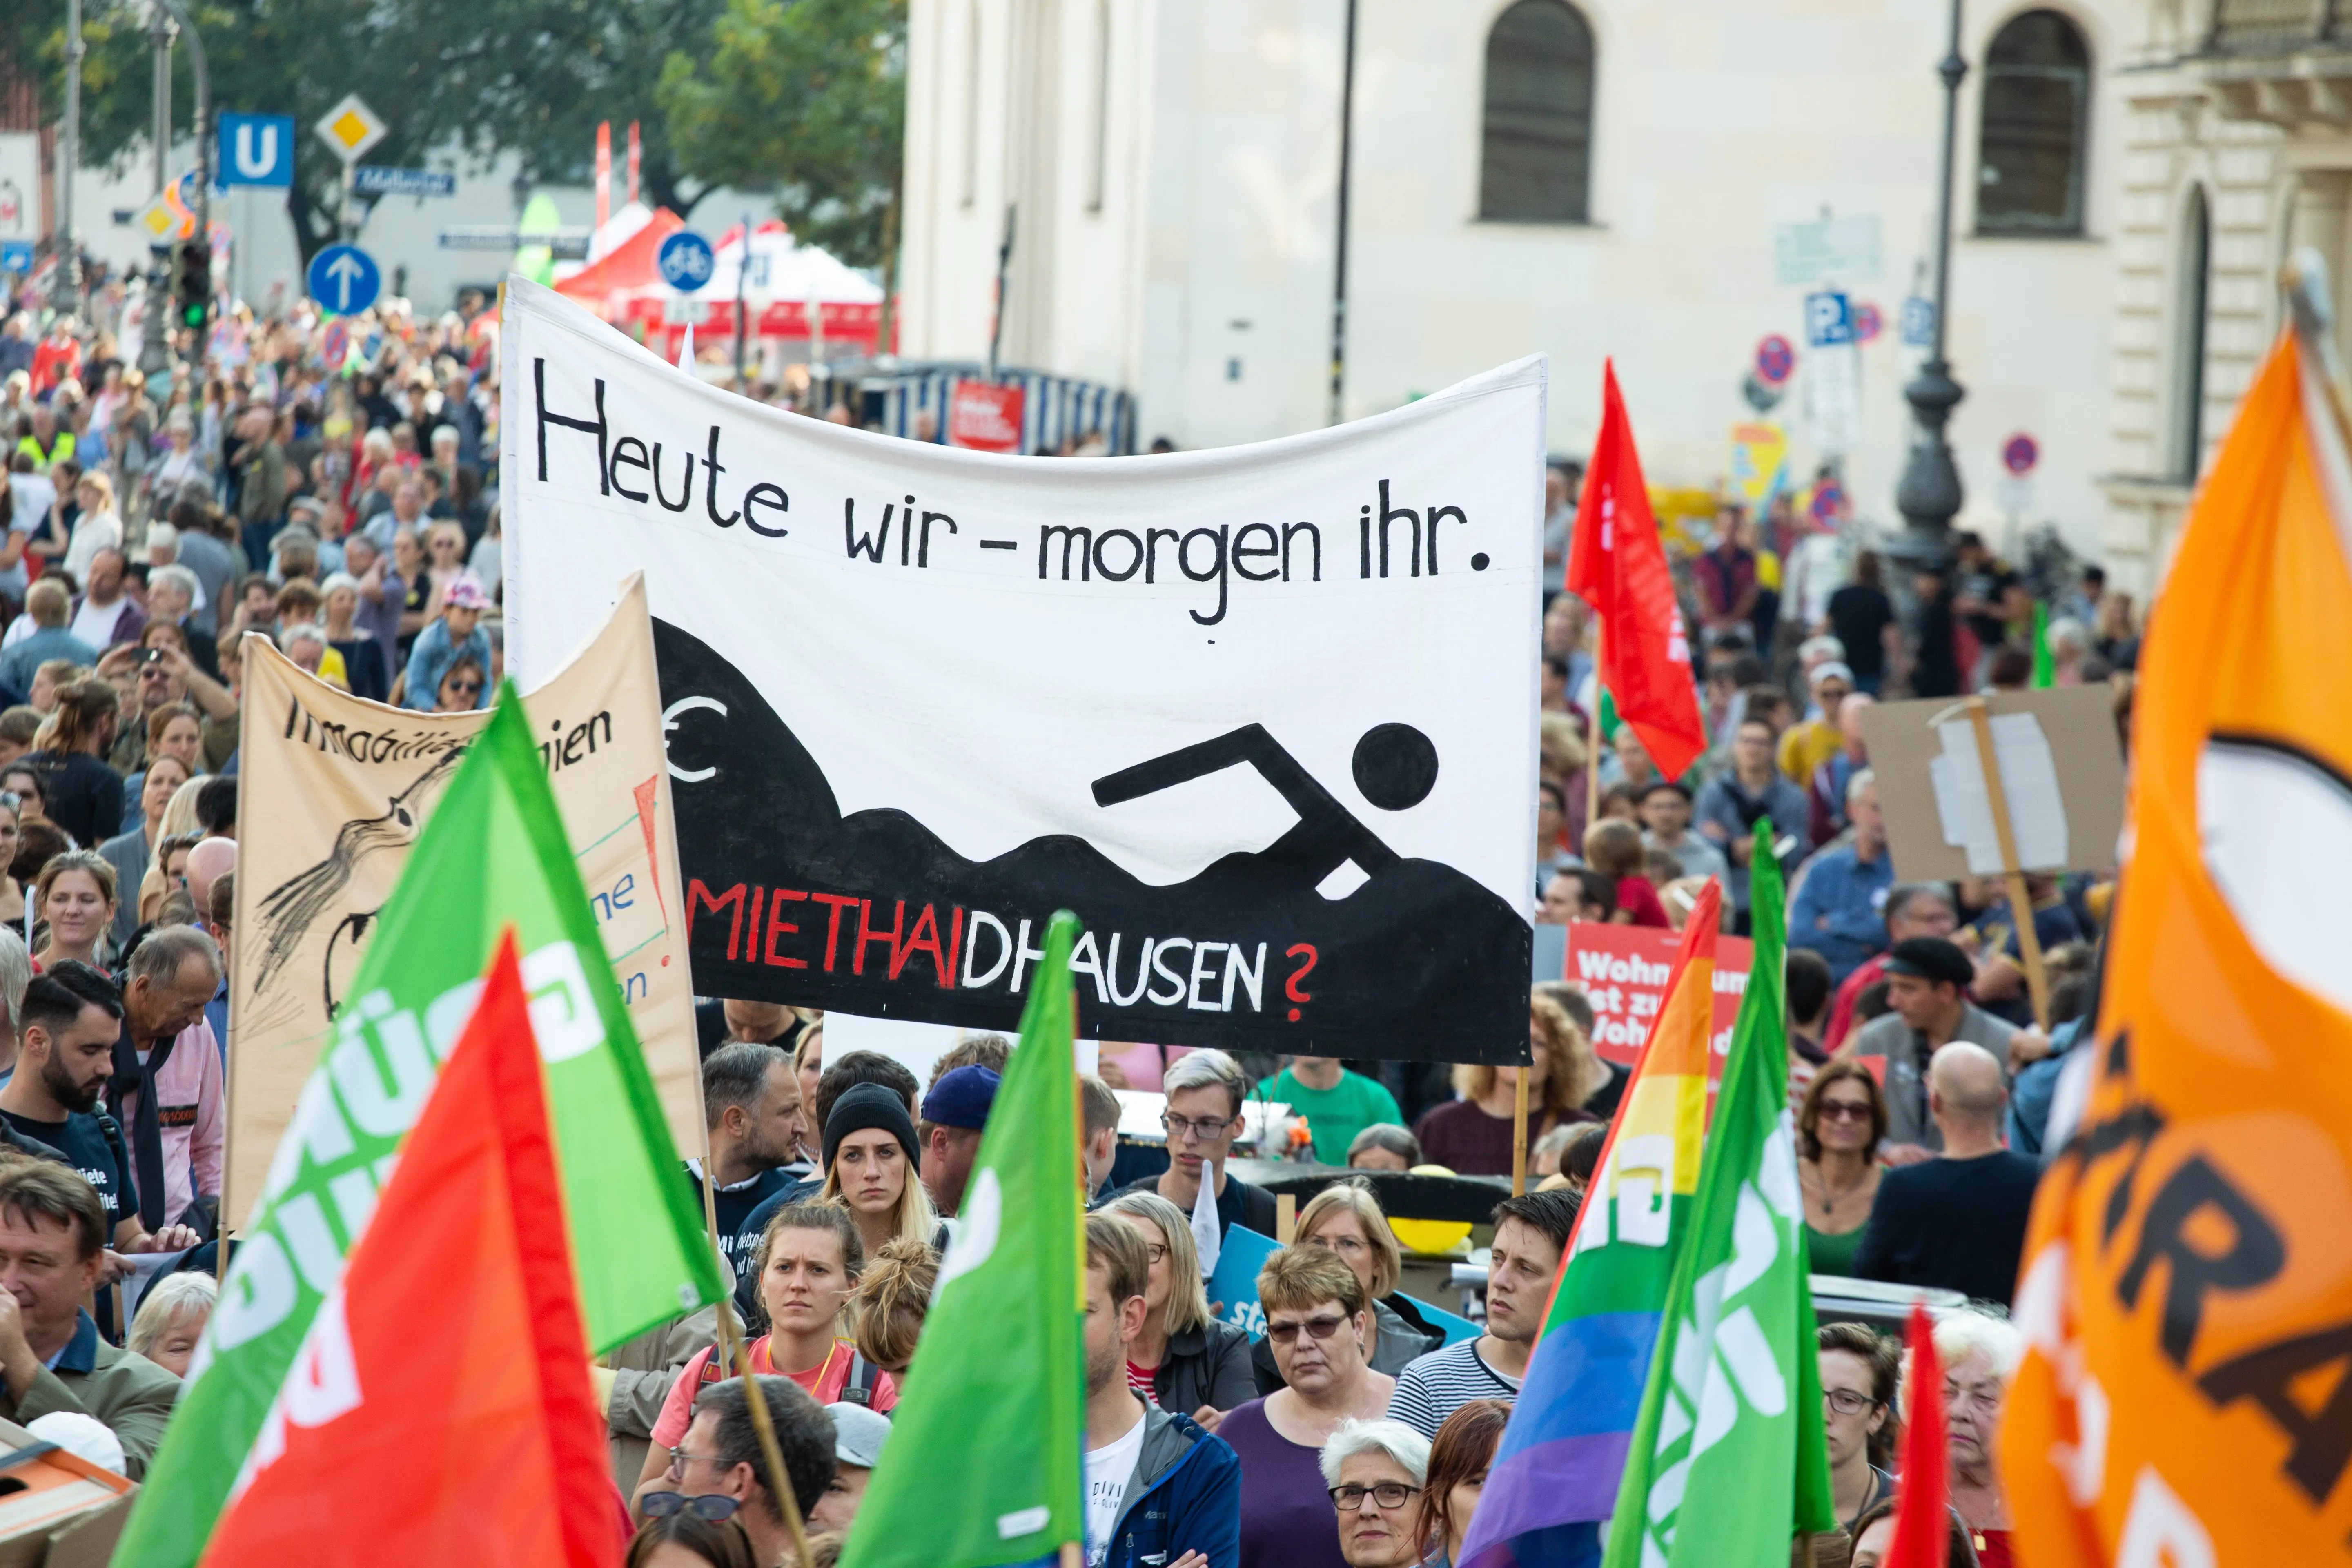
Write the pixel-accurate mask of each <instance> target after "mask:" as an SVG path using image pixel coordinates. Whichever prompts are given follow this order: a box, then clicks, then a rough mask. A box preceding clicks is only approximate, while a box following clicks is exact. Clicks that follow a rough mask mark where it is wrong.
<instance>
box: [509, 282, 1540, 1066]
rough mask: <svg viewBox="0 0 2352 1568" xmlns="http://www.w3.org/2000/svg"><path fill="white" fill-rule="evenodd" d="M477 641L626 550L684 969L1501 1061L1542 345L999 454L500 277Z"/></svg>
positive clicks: (898, 1008) (948, 1012) (521, 627)
mask: <svg viewBox="0 0 2352 1568" xmlns="http://www.w3.org/2000/svg"><path fill="white" fill-rule="evenodd" d="M500 358H501V363H502V369H503V376H504V385H505V394H504V395H505V405H504V410H503V415H502V420H501V431H502V437H501V439H502V444H503V451H502V458H503V461H504V479H503V486H502V490H501V505H502V507H503V509H504V517H505V529H506V539H507V545H506V557H505V558H506V571H507V574H508V575H507V606H508V627H509V629H508V639H509V640H508V650H509V651H508V658H509V661H510V663H511V666H512V668H515V669H516V670H517V672H518V673H519V675H520V679H522V680H523V682H524V683H525V684H526V685H528V684H529V683H530V681H531V680H533V679H539V678H540V675H541V672H543V671H544V670H546V669H548V668H551V667H552V665H553V664H554V663H555V662H556V661H557V660H559V659H561V658H562V657H563V656H564V654H565V653H566V652H567V651H568V650H569V649H570V648H571V647H573V646H574V645H575V644H577V643H578V641H579V640H580V639H581V638H582V637H583V636H584V635H585V634H586V633H587V632H588V631H590V630H592V629H593V627H594V626H596V625H597V624H598V622H599V621H600V620H601V619H602V618H603V616H604V614H605V608H606V605H608V604H609V603H610V600H611V597H612V586H611V584H613V582H614V578H615V577H616V576H617V575H619V574H622V573H624V572H626V571H631V570H638V569H642V570H643V571H644V572H645V574H646V587H647V591H648V594H649V595H650V600H651V605H652V609H653V615H654V618H655V646H656V657H657V661H658V664H659V667H660V673H661V683H662V701H663V705H664V709H665V713H666V717H667V731H668V736H667V739H668V744H669V755H670V772H671V775H672V777H673V779H674V780H675V781H676V783H677V797H676V798H677V831H678V843H679V857H680V860H681V863H682V867H683V872H684V876H685V878H686V883H687V920H688V926H689V942H690V952H691V954H692V963H693V970H694V981H695V987H696V989H697V991H698V992H699V993H701V994H706V995H726V996H741V997H766V998H771V999H774V1000H778V1001H787V1002H793V1003H799V1004H802V1005H811V1006H818V1007H838V1008H841V1009H842V1010H844V1011H846V1012H852V1013H860V1014H866V1015H870V1016H891V1017H906V1018H914V1019H923V1020H929V1021H933V1022H940V1023H955V1024H963V1025H971V1026H985V1027H992V1028H1007V1027H1010V1026H1012V1025H1013V1023H1014V1022H1015V1021H1016V1020H1017V1018H1018V1016H1019V1010H1020V1005H1021V998H1022V994H1023V993H1024V988H1025V987H1026V985H1027V983H1028V978H1029V973H1030V971H1031V969H1032V967H1033V966H1034V963H1036V961H1037V959H1038V958H1039V956H1040V953H1039V952H1038V949H1039V948H1040V946H1041V944H1042V942H1043V932H1044V930H1045V921H1046V918H1047V917H1048V916H1049V915H1051V914H1052V913H1053V911H1054V910H1055V909H1057V908H1065V907H1066V908H1068V909H1071V910H1075V911H1076V913H1077V915H1078V916H1079V918H1080V919H1081V921H1084V922H1085V926H1086V936H1085V937H1084V939H1083V940H1082V941H1081V942H1080V944H1079V947H1078V951H1077V953H1076V966H1077V970H1078V975H1079V980H1078V998H1079V1008H1078V1017H1079V1026H1080V1028H1081V1030H1082V1031H1083V1032H1084V1033H1085V1034H1087V1035H1088V1036H1091V1037H1106V1038H1115V1039H1136V1040H1150V1041H1154V1042H1159V1043H1164V1044H1179V1045H1217V1046H1224V1047H1240V1048H1254V1049H1261V1050H1275V1051H1297V1052H1309V1053H1316V1054H1325V1055H1334V1056H1347V1057H1418V1058H1439V1059H1451V1060H1469V1059H1487V1060H1506V1059H1519V1058H1524V1055H1525V1052H1526V1049H1527V1039H1528V1035H1527V1028H1528V1026H1527V1003H1526V995H1527V986H1528V963H1529V960H1528V949H1529V942H1530V932H1529V926H1528V908H1529V904H1530V901H1531V898H1532V893H1533V884H1534V841H1535V830H1534V818H1535V805H1534V795H1535V778H1536V768H1537V761H1536V746H1535V738H1536V730H1535V713H1536V709H1537V705H1538V691H1537V649H1536V645H1537V617H1538V599H1539V594H1538V578H1539V566H1540V560H1541V548H1540V522H1541V517H1542V507H1543V488H1542V477H1543V474H1542V462H1543V428H1544V370H1545V367H1544V362H1543V361H1542V360H1541V359H1539V358H1535V359H1528V360H1522V361H1520V362H1518V363H1515V364H1511V365H1507V366H1504V367H1503V368H1501V369H1499V370H1496V371H1493V372H1490V373H1488V374H1485V375H1482V376H1480V377H1478V378H1476V379H1475V380H1473V381H1468V382H1465V383H1464V384H1461V385H1459V386H1456V387H1454V388H1453V389H1451V390H1449V391H1446V392H1443V393H1440V394H1438V395H1435V396H1432V397H1428V398H1424V399H1423V400H1421V401H1419V402H1417V403H1414V404H1412V405H1410V406H1408V407H1404V408H1401V409H1398V410H1396V411H1394V412H1392V413H1390V414H1385V415H1381V416H1377V417H1374V418H1371V419H1367V420H1363V421H1360V422H1359V423H1357V424H1354V425H1349V426H1340V427H1338V428H1334V429H1329V430H1322V431H1318V432H1315V433H1313V434H1310V435H1306V436H1299V437H1290V438H1287V439H1285V440H1280V441H1272V442H1267V443H1265V444H1263V445H1260V446H1255V447H1236V448H1231V449H1227V450H1222V451H1210V452H1187V453H1179V454H1175V455H1172V456H1166V457H1156V458H1099V459H1075V458H1009V457H995V456H991V455H987V454H982V453H973V452H963V451H956V450H951V449H949V448H947V447H937V446H931V445H927V444H920V443H915V442H908V441H902V440H896V439H892V438H890V437H882V436H875V435H868V434H866V433H864V432H860V431H855V430H849V429H845V428H842V427H839V426H833V425H827V424H824V423H820V422H818V421H815V420H811V419H806V418H803V417H799V416H793V415H790V414H784V413H781V412H778V411H776V410H773V409H770V408H766V407H762V406H760V405H754V404H751V403H750V402H747V401H745V400H744V399H742V398H740V397H736V396H734V395H730V394H729V393H726V392H722V391H719V390H718V389H716V388H713V387H709V386H706V385H704V384H701V383H699V382H698V381H696V380H695V379H693V378H692V377H690V376H688V375H684V374H680V373H678V372H677V371H676V370H675V369H673V368H672V367H670V366H668V365H667V364H665V363H662V362H661V361H660V360H658V359H657V358H656V357H655V356H653V355H652V354H649V353H646V352H645V351H644V350H643V349H640V348H639V347H637V346H636V345H635V344H634V343H632V342H629V341H628V340H627V339H626V338H625V337H623V336H622V335H620V334H619V333H617V332H615V331H613V330H612V329H610V328H609V327H606V326H605V325H604V324H603V323H602V322H600V321H596V320H595V319H594V318H593V317H592V316H590V315H589V314H587V313H586V312H585V311H583V310H580V309H579V308H578V307H577V306H574V305H572V304H571V303H570V302H569V301H567V300H562V298H560V297H558V296H557V295H555V294H554V293H552V292H551V291H550V290H548V289H541V288H537V287H534V286H532V285H530V284H529V283H526V282H522V281H520V280H514V281H510V283H509V288H508V290H507V296H506V312H505V322H504V328H503V331H502V335H501V353H500Z"/></svg>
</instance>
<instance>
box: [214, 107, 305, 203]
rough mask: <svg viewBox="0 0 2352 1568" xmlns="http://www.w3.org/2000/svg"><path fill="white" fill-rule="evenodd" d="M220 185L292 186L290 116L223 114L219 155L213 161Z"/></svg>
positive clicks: (292, 123)
mask: <svg viewBox="0 0 2352 1568" xmlns="http://www.w3.org/2000/svg"><path fill="white" fill-rule="evenodd" d="M214 167H215V168H216V169H218V170H219V171H220V174H219V175H218V176H217V177H218V179H219V180H220V183H221V184H223V185H276V186H278V188H279V189H281V190H282V189H284V188H285V187H287V186H289V185H291V184H293V183H294V117H293V116H292V115H290V114H224V115H222V116H221V117H220V155H219V157H218V158H216V159H215V161H214Z"/></svg>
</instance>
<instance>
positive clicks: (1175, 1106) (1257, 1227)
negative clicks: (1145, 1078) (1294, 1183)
mask: <svg viewBox="0 0 2352 1568" xmlns="http://www.w3.org/2000/svg"><path fill="white" fill-rule="evenodd" d="M1161 1082H1162V1084H1163V1086H1164V1087H1165V1088H1166V1089H1167V1091H1168V1109H1167V1112H1166V1114H1164V1115H1162V1116H1161V1117H1160V1125H1161V1126H1162V1127H1164V1128H1166V1129H1167V1130H1168V1169H1166V1170H1165V1171H1162V1172H1161V1173H1160V1174H1159V1175H1157V1176H1147V1177H1145V1178H1144V1179H1143V1180H1142V1181H1139V1182H1137V1183H1135V1184H1132V1185H1130V1186H1129V1187H1127V1188H1125V1189H1124V1190H1125V1191H1127V1192H1130V1193H1158V1194H1160V1196H1161V1197H1163V1198H1166V1199H1167V1200H1168V1201H1169V1202H1170V1203H1171V1204H1174V1205H1176V1206H1177V1208H1178V1209H1180V1210H1181V1211H1182V1212H1183V1213H1185V1214H1187V1215H1189V1214H1191V1213H1192V1205H1194V1204H1195V1203H1197V1202H1199V1201H1200V1196H1201V1181H1202V1173H1203V1172H1207V1173H1211V1174H1212V1175H1213V1179H1214V1181H1215V1183H1216V1185H1215V1188H1214V1191H1215V1193H1216V1204H1217V1235H1218V1236H1219V1237H1223V1235H1224V1234H1225V1232H1227V1231H1229V1230H1231V1229H1233V1227H1234V1226H1236V1225H1242V1226H1247V1227H1248V1228H1250V1229H1251V1230H1254V1231H1255V1232H1257V1233H1258V1234H1259V1235H1260V1236H1272V1235H1273V1234H1274V1227H1275V1218H1274V1194H1272V1193H1269V1192H1267V1191H1266V1190H1265V1189H1264V1188H1263V1187H1254V1186H1251V1185H1250V1184H1248V1183H1247V1182H1244V1181H1243V1180H1241V1179H1240V1178H1239V1177H1236V1176H1229V1175H1227V1174H1225V1159H1226V1156H1227V1155H1229V1154H1231V1153H1232V1152H1233V1148H1234V1135H1235V1134H1236V1133H1238V1132H1240V1131H1241V1130H1242V1100H1243V1098H1244V1096H1245V1095H1247V1094H1248V1093H1249V1079H1248V1078H1247V1077H1246V1076H1244V1073H1243V1072H1242V1069H1241V1066H1240V1064H1239V1063H1237V1062H1235V1061H1234V1058H1231V1057H1229V1056H1227V1055H1225V1053H1224V1052H1223V1051H1209V1050H1200V1051H1188V1052H1187V1053H1185V1054H1184V1055H1183V1056H1181V1057H1179V1058H1176V1060H1175V1061H1174V1062H1172V1063H1171V1064H1170V1065H1169V1068H1168V1074H1167V1077H1166V1078H1165V1079H1162V1080H1161Z"/></svg>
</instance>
